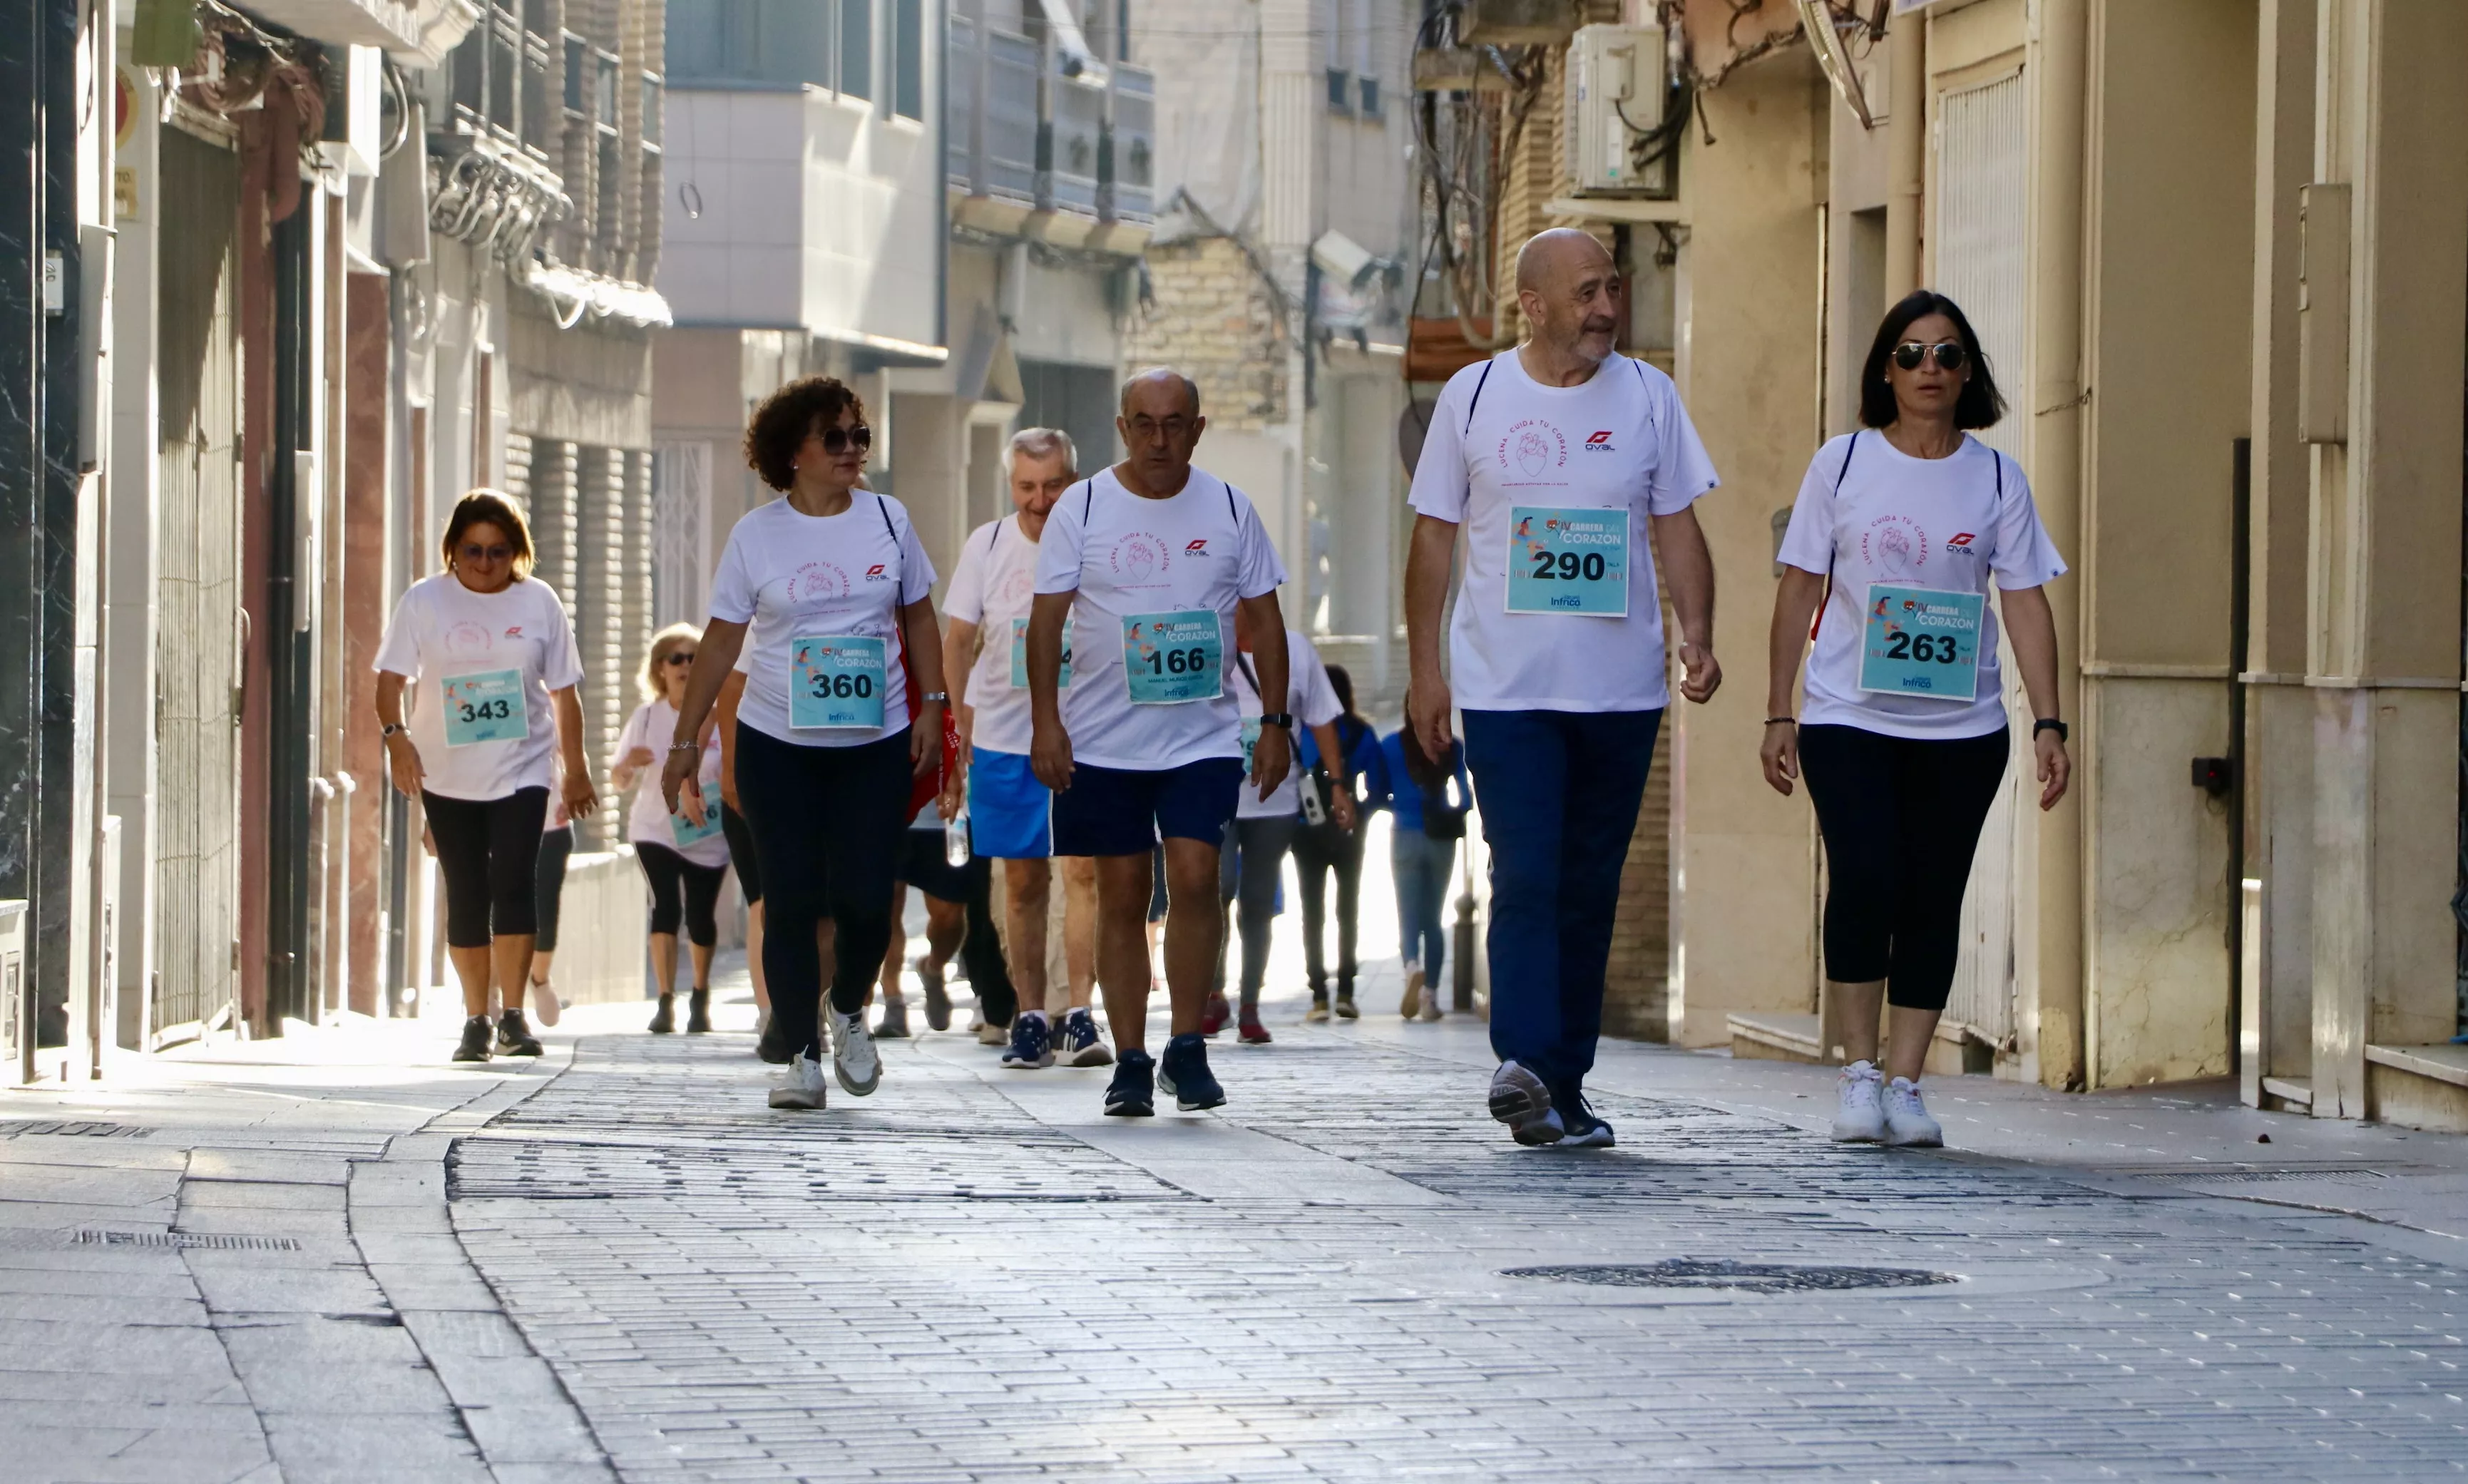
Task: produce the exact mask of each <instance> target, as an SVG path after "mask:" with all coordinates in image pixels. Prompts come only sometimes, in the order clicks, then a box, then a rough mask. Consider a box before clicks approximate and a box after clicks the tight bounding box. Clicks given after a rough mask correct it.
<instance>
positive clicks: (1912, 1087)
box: [1885, 1077, 1945, 1149]
mask: <svg viewBox="0 0 2468 1484" xmlns="http://www.w3.org/2000/svg"><path fill="white" fill-rule="evenodd" d="M1885 1142H1886V1143H1888V1144H1897V1145H1903V1146H1906V1147H1908V1148H1911V1149H1938V1148H1941V1147H1943V1145H1944V1144H1945V1127H1944V1125H1942V1124H1939V1123H1938V1122H1937V1121H1936V1120H1935V1119H1933V1118H1931V1117H1930V1116H1929V1110H1928V1105H1927V1104H1926V1103H1923V1102H1921V1101H1920V1084H1917V1083H1915V1082H1913V1081H1911V1080H1910V1079H1909V1078H1908V1077H1897V1078H1895V1079H1894V1080H1893V1081H1892V1082H1889V1083H1887V1084H1885Z"/></svg>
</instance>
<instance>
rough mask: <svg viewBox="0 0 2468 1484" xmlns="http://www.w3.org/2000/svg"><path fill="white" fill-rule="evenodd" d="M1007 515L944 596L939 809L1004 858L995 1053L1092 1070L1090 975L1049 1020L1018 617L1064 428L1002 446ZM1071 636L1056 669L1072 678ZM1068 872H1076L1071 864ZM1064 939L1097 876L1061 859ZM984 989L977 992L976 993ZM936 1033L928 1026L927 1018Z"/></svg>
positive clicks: (1045, 896)
mask: <svg viewBox="0 0 2468 1484" xmlns="http://www.w3.org/2000/svg"><path fill="white" fill-rule="evenodd" d="M1003 458H1004V466H1005V472H1006V475H1007V477H1008V478H1009V480H1010V483H1011V503H1012V514H1009V515H1006V516H1004V517H1003V518H1002V519H1000V520H990V521H988V522H987V523H985V524H984V525H982V526H979V527H978V528H977V529H976V530H974V531H972V532H971V533H970V534H969V538H968V540H966V541H965V542H963V543H961V546H960V564H959V567H958V568H957V570H955V571H954V572H953V573H952V574H951V590H950V592H949V593H948V595H947V597H946V600H945V602H944V605H943V609H944V618H945V621H946V628H945V631H944V635H943V646H944V653H943V673H944V674H946V675H948V676H949V677H950V680H951V696H952V701H953V704H954V705H956V706H957V707H958V708H959V709H958V715H959V719H960V738H961V743H962V745H961V748H960V752H961V756H962V758H963V760H964V761H965V768H964V772H963V774H962V776H961V777H960V778H957V779H954V780H952V781H951V782H950V783H949V784H948V786H947V787H948V788H949V789H950V793H949V796H948V797H947V798H946V799H945V800H944V810H945V812H947V813H949V814H952V815H953V816H954V817H956V816H957V815H958V814H959V812H960V811H961V810H963V809H964V808H965V810H966V812H967V815H968V825H969V831H970V835H971V840H972V841H973V843H974V849H975V852H976V854H977V855H978V856H992V857H994V858H995V859H997V860H1000V861H1001V862H1002V866H1003V916H1004V918H1005V919H1006V921H1005V927H1006V928H1007V929H1008V932H1009V939H1008V945H1007V947H1008V954H1009V957H1008V962H1009V965H1010V970H1011V980H1012V983H1013V985H1014V986H1015V987H1016V989H1017V992H1018V999H1019V1005H1020V1008H1019V1010H1018V1013H1017V1015H1015V1016H1013V1018H1012V1022H1011V1040H1010V1044H1009V1046H1008V1048H1007V1049H1006V1050H1005V1051H1004V1052H1003V1059H1002V1063H1003V1065H1005V1066H1008V1067H1013V1068H1016V1069H1019V1070H1035V1069H1037V1068H1040V1067H1046V1066H1051V1065H1053V1064H1054V1062H1055V1061H1056V1060H1057V1059H1058V1058H1059V1059H1061V1060H1062V1061H1063V1062H1066V1063H1068V1064H1070V1065H1072V1066H1103V1065H1105V1064H1106V1063H1107V1062H1110V1061H1112V1060H1113V1053H1112V1052H1110V1051H1108V1050H1107V1049H1106V1042H1105V1039H1104V1038H1103V1037H1101V1036H1099V1035H1098V1034H1097V1017H1096V1016H1095V1015H1094V1014H1092V1013H1091V1012H1090V1010H1089V1008H1088V998H1089V995H1088V991H1089V988H1090V986H1089V984H1088V982H1087V978H1086V977H1084V976H1080V975H1066V977H1067V978H1069V979H1070V981H1071V982H1070V983H1069V984H1067V985H1066V986H1064V987H1063V988H1064V990H1065V993H1066V994H1067V995H1068V1008H1067V1009H1066V1011H1065V1013H1064V1014H1063V1019H1062V1023H1061V1024H1060V1025H1057V1024H1054V1023H1053V1022H1052V1021H1051V1020H1050V1019H1049V1017H1048V1014H1047V1009H1048V999H1049V995H1050V994H1051V993H1052V986H1049V985H1048V984H1047V982H1046V968H1045V959H1046V951H1045V950H1046V920H1047V918H1048V917H1049V916H1050V915H1051V911H1050V909H1051V906H1052V902H1053V889H1054V869H1053V862H1052V858H1051V857H1052V856H1053V855H1054V834H1053V830H1052V828H1051V824H1050V819H1049V816H1050V814H1051V811H1052V808H1053V802H1054V794H1053V792H1052V790H1050V789H1048V788H1046V787H1045V785H1043V784H1041V783H1040V782H1038V779H1037V775H1036V773H1035V772H1033V771H1032V770H1031V769H1030V767H1029V758H1028V748H1029V740H1030V734H1031V730H1032V727H1031V719H1030V716H1029V697H1028V613H1029V607H1030V605H1031V602H1032V600H1033V599H1034V598H1035V597H1036V589H1037V550H1038V540H1039V538H1040V537H1042V536H1043V535H1044V534H1045V517H1046V516H1047V515H1048V514H1050V513H1051V512H1052V511H1053V509H1054V502H1055V501H1056V500H1058V499H1060V498H1061V497H1062V495H1063V491H1065V490H1067V489H1069V488H1070V486H1071V482H1072V480H1073V479H1074V478H1076V477H1077V474H1078V470H1077V468H1076V467H1075V466H1076V463H1077V458H1078V455H1077V452H1076V451H1075V450H1074V449H1073V448H1072V446H1071V440H1070V438H1069V437H1067V436H1066V435H1064V434H1063V433H1062V432H1059V431H1057V430H1056V429H1054V428H1050V427H1031V428H1023V429H1021V430H1020V431H1018V432H1017V433H1014V434H1013V435H1012V439H1011V445H1010V446H1009V447H1008V448H1006V449H1005V450H1004V454H1003ZM1069 646H1070V640H1069V637H1068V635H1066V637H1065V640H1064V659H1063V676H1062V678H1061V679H1060V680H1059V681H1058V684H1060V685H1062V686H1063V687H1065V688H1068V687H1069V685H1070V683H1071V677H1070V673H1069V672H1070V669H1071V661H1070V657H1069ZM1075 868H1076V869H1075ZM1063 879H1064V891H1063V911H1064V919H1063V924H1064V925H1063V937H1064V944H1065V954H1066V960H1067V958H1068V956H1069V955H1070V954H1072V953H1075V952H1077V953H1080V954H1084V955H1085V954H1086V953H1088V952H1090V951H1091V950H1092V948H1093V945H1094V941H1095V940H1094V932H1095V922H1094V916H1095V912H1096V906H1097V903H1096V874H1095V867H1094V865H1093V864H1092V863H1090V862H1088V861H1086V860H1085V859H1084V858H1082V857H1079V856H1066V857H1064V870H1063ZM982 999H983V996H982V994H981V995H980V1002H981V1003H982ZM938 1029H939V1027H938Z"/></svg>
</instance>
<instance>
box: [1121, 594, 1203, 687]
mask: <svg viewBox="0 0 2468 1484" xmlns="http://www.w3.org/2000/svg"><path fill="white" fill-rule="evenodd" d="M1224 669H1225V636H1224V631H1223V629H1222V628H1220V627H1219V625H1218V622H1217V615H1216V614H1215V613H1213V612H1211V611H1210V610H1208V609H1206V608H1185V609H1183V610H1182V611H1180V612H1178V613H1134V614H1132V615H1131V616H1130V617H1128V618H1126V619H1124V620H1123V679H1124V683H1125V684H1127V685H1128V686H1130V688H1131V701H1132V703H1133V704H1135V705H1141V706H1174V705H1179V704H1181V703H1182V702H1184V701H1194V700H1215V699H1216V698H1217V697H1218V696H1221V695H1223V683H1222V682H1223V676H1224Z"/></svg>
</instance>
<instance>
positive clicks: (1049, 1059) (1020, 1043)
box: [1002, 1010, 1054, 1072]
mask: <svg viewBox="0 0 2468 1484" xmlns="http://www.w3.org/2000/svg"><path fill="white" fill-rule="evenodd" d="M1002 1064H1003V1065H1005V1066H1008V1067H1010V1068H1011V1069H1012V1070H1014V1071H1017V1072H1035V1071H1041V1070H1043V1069H1044V1068H1046V1067H1049V1066H1052V1065H1053V1064H1054V1031H1053V1028H1052V1027H1051V1026H1049V1025H1048V1024H1046V1020H1045V1016H1041V1015H1040V1014H1038V1013H1036V1012H1035V1011H1029V1010H1023V1011H1021V1012H1020V1013H1019V1014H1017V1015H1016V1016H1012V1017H1011V1049H1009V1050H1008V1051H1005V1052H1004V1053H1003V1054H1002Z"/></svg>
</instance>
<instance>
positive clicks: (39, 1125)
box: [0, 1118, 154, 1139]
mask: <svg viewBox="0 0 2468 1484" xmlns="http://www.w3.org/2000/svg"><path fill="white" fill-rule="evenodd" d="M153 1131H154V1130H151V1129H138V1128H132V1127H130V1126H129V1125H127V1124H107V1123H95V1122H91V1121H86V1122H79V1121H75V1120H70V1119H60V1118H47V1119H40V1120H36V1121H34V1122H30V1123H0V1138H15V1137H16V1136H18V1135H19V1134H23V1133H49V1134H54V1135H57V1136H59V1137H63V1138H82V1139H142V1138H144V1137H146V1136H147V1135H148V1134H149V1133H152V1132H153Z"/></svg>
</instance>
